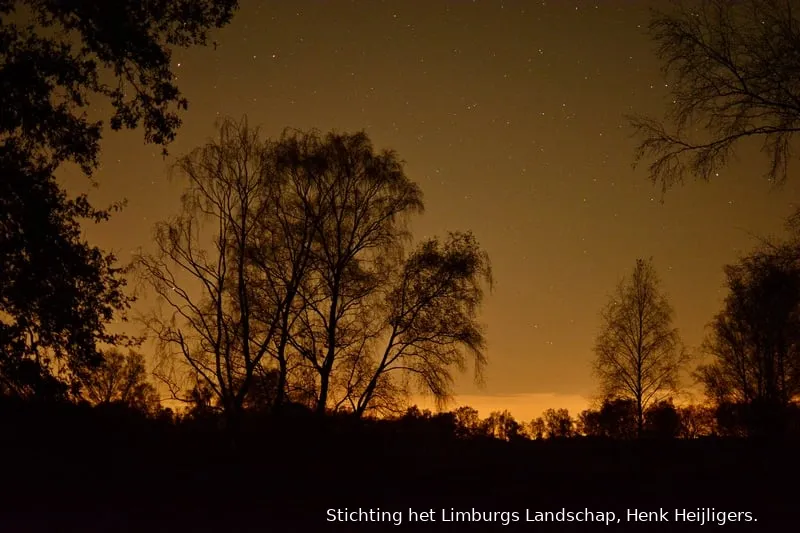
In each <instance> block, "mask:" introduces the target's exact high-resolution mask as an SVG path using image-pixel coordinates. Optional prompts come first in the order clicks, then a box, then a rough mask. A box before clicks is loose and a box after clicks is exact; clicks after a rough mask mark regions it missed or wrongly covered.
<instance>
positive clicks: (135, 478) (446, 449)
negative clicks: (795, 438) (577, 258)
mask: <svg viewBox="0 0 800 533" xmlns="http://www.w3.org/2000/svg"><path fill="white" fill-rule="evenodd" d="M84 415H85V413H84V414H82V415H80V416H75V415H74V413H72V414H69V415H65V414H64V413H59V414H52V413H48V414H47V415H44V416H43V415H41V413H32V412H28V411H14V412H12V413H9V412H8V411H6V412H5V413H4V414H3V415H0V419H2V420H3V421H4V424H3V425H2V429H0V441H2V444H1V445H0V453H2V464H1V465H0V467H1V468H2V469H1V470H0V479H2V493H0V532H9V533H17V532H27V531H31V532H40V531H54V532H56V531H57V532H61V531H82V532H87V533H90V532H99V531H109V532H128V531H142V532H157V531H170V532H183V531H186V532H193V533H194V532H245V531H260V532H266V531H270V532H271V531H286V532H291V531H325V532H327V531H355V532H359V531H365V532H366V531H386V530H393V531H408V532H416V531H440V532H443V531H444V532H446V531H511V532H513V531H594V530H604V529H608V530H613V531H706V530H720V531H730V532H736V531H759V532H793V531H797V527H798V525H797V524H798V521H799V520H798V519H800V505H798V504H800V501H798V500H799V499H798V494H800V491H798V489H797V486H798V483H797V481H798V480H799V479H800V477H799V476H800V468H798V466H799V465H800V460H798V451H799V450H800V446H798V444H797V443H790V442H780V443H775V442H773V443H767V442H753V441H744V440H721V439H715V440H712V439H703V440H693V441H677V440H676V441H645V442H610V441H596V440H590V439H569V440H563V441H537V442H529V441H522V442H516V443H504V442H499V441H487V440H480V441H463V440H456V439H454V438H451V437H450V436H449V435H446V434H444V433H442V432H440V431H433V430H430V429H426V430H424V431H421V430H420V428H410V427H406V426H403V425H401V424H397V423H395V424H392V425H388V424H381V425H376V426H367V427H364V426H354V425H353V424H351V423H349V422H347V421H342V420H341V419H339V420H328V421H327V422H326V423H325V424H320V423H318V422H316V421H314V420H312V419H293V420H291V421H289V422H282V423H280V424H278V423H277V422H275V421H273V422H265V423H262V424H259V425H257V426H256V427H258V428H259V429H258V431H257V432H255V431H249V432H246V434H245V435H244V436H242V437H241V438H240V439H239V441H238V442H237V445H236V447H235V448H232V447H231V446H230V445H229V444H228V442H227V441H226V439H225V435H224V434H223V433H221V432H219V431H216V430H215V429H213V428H209V427H205V428H203V427H200V426H194V427H188V426H182V427H180V428H176V427H174V426H171V425H168V424H161V425H159V424H154V423H151V422H146V421H143V420H140V419H137V418H135V417H133V418H130V417H128V418H126V417H118V416H114V417H110V416H106V417H104V418H102V419H100V420H98V419H97V417H96V416H94V415H92V416H84ZM345 507H347V508H348V509H350V510H354V509H357V508H359V507H360V508H362V509H369V508H373V509H375V508H380V509H381V510H384V511H402V524H401V525H399V526H396V525H393V524H392V523H391V522H372V523H363V522H362V523H334V522H328V521H326V517H327V514H326V513H327V510H328V509H337V508H342V509H344V508H345ZM451 507H453V508H455V509H456V510H460V511H469V510H470V509H472V508H475V509H476V510H479V511H516V512H518V513H519V518H520V521H518V522H512V523H510V524H509V525H507V526H503V525H502V523H501V522H499V521H498V522H495V523H488V524H487V523H485V522H481V523H465V522H458V523H453V522H442V521H441V511H442V509H449V508H451ZM698 507H713V508H715V510H716V511H749V512H751V513H753V516H754V517H755V518H756V519H757V521H755V522H749V523H729V524H726V525H724V526H718V525H714V524H707V525H705V526H700V525H697V524H687V523H683V524H681V523H675V522H674V521H670V522H669V523H635V522H627V521H626V510H627V509H634V508H636V509H639V510H648V511H650V510H658V509H659V508H663V509H666V510H668V514H669V517H670V519H672V518H674V515H673V513H674V509H675V508H687V509H691V510H695V509H696V508H698ZM409 508H413V509H414V510H416V511H424V510H430V509H433V510H434V511H435V516H436V517H437V518H438V519H439V521H437V522H435V523H427V524H421V523H409V522H408V509H409ZM562 508H566V509H567V510H574V511H578V510H583V509H584V508H588V509H589V510H592V511H605V512H608V511H614V512H615V513H616V514H617V516H618V517H620V518H621V522H620V523H614V524H611V525H608V526H606V525H604V524H602V523H591V522H589V523H586V522H584V523H576V522H572V523H564V522H562V523H548V524H542V523H533V522H525V510H526V509H530V510H531V512H535V511H540V510H541V511H546V510H552V511H558V510H561V509H562Z"/></svg>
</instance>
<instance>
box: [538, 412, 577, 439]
mask: <svg viewBox="0 0 800 533" xmlns="http://www.w3.org/2000/svg"><path fill="white" fill-rule="evenodd" d="M543 418H544V424H545V428H546V429H545V434H546V435H547V438H548V439H554V438H566V437H572V436H573V435H574V434H575V422H574V421H573V420H572V417H571V416H570V415H569V411H568V410H567V409H548V410H547V411H545V412H544V416H543Z"/></svg>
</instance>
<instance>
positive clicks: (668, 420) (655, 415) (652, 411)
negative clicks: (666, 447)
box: [644, 400, 681, 439]
mask: <svg viewBox="0 0 800 533" xmlns="http://www.w3.org/2000/svg"><path fill="white" fill-rule="evenodd" d="M644 420H645V425H644V430H645V432H646V433H647V434H648V435H650V436H652V437H658V438H668V439H671V438H675V437H678V436H679V435H680V433H681V416H680V413H679V412H678V410H677V409H676V408H675V406H674V405H673V404H672V401H671V400H661V401H659V402H656V403H653V404H651V405H650V406H649V407H648V408H647V410H646V411H645V413H644Z"/></svg>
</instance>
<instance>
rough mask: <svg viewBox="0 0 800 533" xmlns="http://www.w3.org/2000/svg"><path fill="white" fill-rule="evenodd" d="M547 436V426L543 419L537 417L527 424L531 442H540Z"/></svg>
mask: <svg viewBox="0 0 800 533" xmlns="http://www.w3.org/2000/svg"><path fill="white" fill-rule="evenodd" d="M546 435H547V424H546V423H545V421H544V418H542V417H541V416H540V417H537V418H534V419H533V420H531V421H530V423H529V424H528V436H529V437H530V438H531V439H533V440H541V439H543V438H545V436H546Z"/></svg>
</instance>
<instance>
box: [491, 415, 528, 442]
mask: <svg viewBox="0 0 800 533" xmlns="http://www.w3.org/2000/svg"><path fill="white" fill-rule="evenodd" d="M483 427H484V433H485V434H486V435H488V436H490V437H494V438H496V439H500V440H506V441H510V440H515V439H518V438H520V437H522V426H521V425H520V424H519V422H517V421H516V419H514V416H513V415H512V414H511V413H510V412H508V411H507V410H504V411H493V412H491V413H489V416H488V417H487V418H486V419H485V420H484V421H483Z"/></svg>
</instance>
